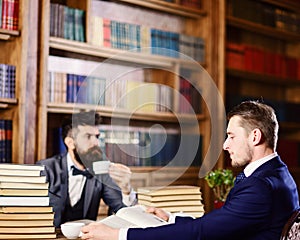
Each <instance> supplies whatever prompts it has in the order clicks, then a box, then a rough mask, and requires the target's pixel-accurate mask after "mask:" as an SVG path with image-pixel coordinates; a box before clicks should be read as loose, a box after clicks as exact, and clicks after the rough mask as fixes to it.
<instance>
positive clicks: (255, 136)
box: [251, 128, 262, 146]
mask: <svg viewBox="0 0 300 240" xmlns="http://www.w3.org/2000/svg"><path fill="white" fill-rule="evenodd" d="M251 138H252V139H251V140H252V143H253V145H254V146H256V145H258V144H260V143H261V141H262V133H261V131H260V129H258V128H255V129H253V130H252V132H251Z"/></svg>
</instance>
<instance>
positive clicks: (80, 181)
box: [67, 153, 86, 207]
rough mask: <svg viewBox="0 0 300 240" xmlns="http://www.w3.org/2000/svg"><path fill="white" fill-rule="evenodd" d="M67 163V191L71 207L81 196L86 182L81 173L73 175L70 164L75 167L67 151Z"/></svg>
mask: <svg viewBox="0 0 300 240" xmlns="http://www.w3.org/2000/svg"><path fill="white" fill-rule="evenodd" d="M67 164H68V181H69V185H68V192H69V197H70V204H71V206H72V207H73V206H74V205H75V204H76V203H77V202H78V201H79V199H80V198H81V195H82V191H83V188H84V185H85V182H86V177H85V176H83V175H75V176H73V169H72V166H74V167H76V166H75V165H74V163H73V161H72V159H71V156H70V155H69V153H68V154H67Z"/></svg>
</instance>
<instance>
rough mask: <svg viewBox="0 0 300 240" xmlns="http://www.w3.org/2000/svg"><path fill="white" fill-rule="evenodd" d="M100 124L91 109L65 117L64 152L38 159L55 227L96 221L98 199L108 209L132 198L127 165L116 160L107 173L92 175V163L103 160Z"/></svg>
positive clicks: (63, 125)
mask: <svg viewBox="0 0 300 240" xmlns="http://www.w3.org/2000/svg"><path fill="white" fill-rule="evenodd" d="M100 123H101V118H100V116H99V115H98V114H97V113H94V112H80V113H77V114H73V115H72V117H69V118H66V119H64V120H63V124H62V138H63V141H64V143H65V146H66V148H67V154H65V155H56V156H53V157H51V158H48V159H44V160H40V161H38V162H37V164H40V165H45V171H44V174H45V175H46V179H47V181H48V182H49V197H50V205H51V206H53V210H54V212H55V215H54V225H55V226H56V227H59V226H60V225H61V224H62V223H64V222H67V221H74V220H79V219H90V220H96V218H97V215H98V209H99V204H100V199H103V200H104V202H105V203H106V204H107V205H108V206H109V209H110V211H111V212H117V211H118V210H119V209H120V208H122V207H125V206H128V205H130V204H131V203H133V202H134V201H135V194H134V192H133V191H132V188H131V186H130V178H131V171H130V169H129V168H128V167H127V166H125V165H122V164H117V163H115V164H112V165H111V166H110V168H109V173H106V174H100V175H95V174H91V172H92V173H93V171H92V170H93V169H92V163H93V162H95V161H100V160H101V159H102V151H101V149H100V147H99V139H98V137H99V125H100ZM87 168H89V169H87Z"/></svg>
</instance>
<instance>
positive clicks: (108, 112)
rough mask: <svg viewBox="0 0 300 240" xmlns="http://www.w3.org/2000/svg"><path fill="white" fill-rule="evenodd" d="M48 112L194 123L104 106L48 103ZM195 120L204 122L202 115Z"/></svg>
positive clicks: (184, 118) (185, 116) (183, 118)
mask: <svg viewBox="0 0 300 240" xmlns="http://www.w3.org/2000/svg"><path fill="white" fill-rule="evenodd" d="M47 106H48V112H49V113H69V114H72V113H75V112H80V111H97V112H100V113H101V116H103V117H117V118H120V119H122V118H125V119H128V118H130V119H132V120H141V121H152V122H153V121H157V122H166V123H176V122H178V119H180V120H181V121H183V122H184V123H187V124H188V123H189V122H190V123H192V122H194V117H193V116H192V115H189V114H176V115H175V114H172V113H161V112H155V113H146V112H140V113H139V112H135V113H133V114H132V113H131V112H129V111H126V110H120V109H117V110H116V109H113V108H110V107H105V106H95V105H88V104H74V103H65V104H61V103H59V104H58V103H48V105H47ZM196 118H197V120H198V121H201V120H204V118H205V116H204V115H203V114H198V115H197V117H196Z"/></svg>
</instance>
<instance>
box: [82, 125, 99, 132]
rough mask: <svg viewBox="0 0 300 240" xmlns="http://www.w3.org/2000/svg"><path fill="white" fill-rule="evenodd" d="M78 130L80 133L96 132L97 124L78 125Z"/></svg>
mask: <svg viewBox="0 0 300 240" xmlns="http://www.w3.org/2000/svg"><path fill="white" fill-rule="evenodd" d="M78 130H79V131H80V132H81V133H90V134H97V133H98V132H99V129H98V127H97V126H90V125H79V126H78Z"/></svg>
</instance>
